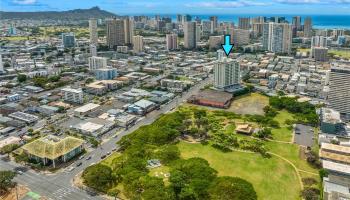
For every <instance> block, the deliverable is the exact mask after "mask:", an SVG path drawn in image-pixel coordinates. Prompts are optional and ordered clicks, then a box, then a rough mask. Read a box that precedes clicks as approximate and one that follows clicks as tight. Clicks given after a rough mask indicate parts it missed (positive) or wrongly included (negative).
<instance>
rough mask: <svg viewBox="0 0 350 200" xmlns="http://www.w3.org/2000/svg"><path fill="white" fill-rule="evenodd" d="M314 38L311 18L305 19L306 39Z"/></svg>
mask: <svg viewBox="0 0 350 200" xmlns="http://www.w3.org/2000/svg"><path fill="white" fill-rule="evenodd" d="M311 36H312V19H311V17H307V18H305V21H304V37H308V38H310V37H311Z"/></svg>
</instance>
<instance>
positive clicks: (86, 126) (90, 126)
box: [74, 122, 103, 133]
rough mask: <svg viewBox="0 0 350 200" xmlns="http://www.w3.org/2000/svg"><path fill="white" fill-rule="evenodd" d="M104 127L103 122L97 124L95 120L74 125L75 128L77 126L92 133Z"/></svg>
mask: <svg viewBox="0 0 350 200" xmlns="http://www.w3.org/2000/svg"><path fill="white" fill-rule="evenodd" d="M102 127H103V125H102V124H96V123H93V122H82V123H80V124H77V125H75V126H74V128H76V129H80V130H82V131H86V132H90V133H92V132H95V131H97V130H99V129H100V128H102Z"/></svg>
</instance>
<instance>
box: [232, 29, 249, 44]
mask: <svg viewBox="0 0 350 200" xmlns="http://www.w3.org/2000/svg"><path fill="white" fill-rule="evenodd" d="M249 36H250V32H249V30H244V29H233V33H232V39H233V44H234V46H235V47H240V46H242V45H245V44H248V43H249V39H250V37H249Z"/></svg>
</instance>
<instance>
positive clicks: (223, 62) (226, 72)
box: [214, 57, 240, 89]
mask: <svg viewBox="0 0 350 200" xmlns="http://www.w3.org/2000/svg"><path fill="white" fill-rule="evenodd" d="M236 84H240V65H239V62H237V61H236V60H233V59H230V58H225V57H224V58H221V59H220V60H218V61H217V62H216V63H215V64H214V87H216V88H218V89H224V88H225V87H228V86H232V85H236Z"/></svg>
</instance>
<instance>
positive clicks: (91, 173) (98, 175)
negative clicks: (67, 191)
mask: <svg viewBox="0 0 350 200" xmlns="http://www.w3.org/2000/svg"><path fill="white" fill-rule="evenodd" d="M82 177H83V181H84V184H86V185H87V186H89V187H91V188H93V189H96V190H98V191H101V192H106V191H107V190H108V189H109V187H110V186H111V184H112V183H113V181H114V180H115V178H114V176H113V174H112V169H111V168H110V167H108V166H106V165H103V164H96V165H92V166H90V167H88V168H86V169H85V171H84V172H83V176H82Z"/></svg>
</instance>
